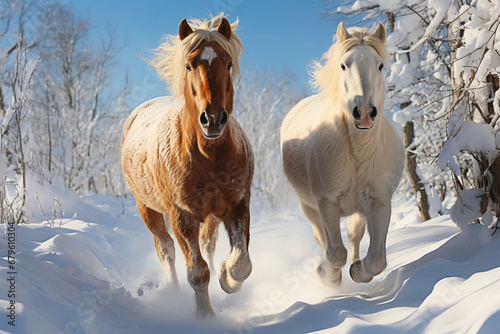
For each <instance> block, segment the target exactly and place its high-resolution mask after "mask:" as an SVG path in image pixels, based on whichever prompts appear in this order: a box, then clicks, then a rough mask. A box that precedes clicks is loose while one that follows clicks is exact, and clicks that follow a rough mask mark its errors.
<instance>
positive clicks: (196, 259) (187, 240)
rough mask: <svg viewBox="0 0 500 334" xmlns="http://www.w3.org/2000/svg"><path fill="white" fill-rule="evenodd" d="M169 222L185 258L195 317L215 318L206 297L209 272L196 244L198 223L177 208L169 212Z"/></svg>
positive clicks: (190, 215) (191, 216)
mask: <svg viewBox="0 0 500 334" xmlns="http://www.w3.org/2000/svg"><path fill="white" fill-rule="evenodd" d="M170 221H171V224H172V229H173V231H174V233H175V236H176V237H177V241H178V242H179V246H180V247H181V250H182V252H183V253H184V257H185V258H186V266H187V276H188V282H189V284H190V285H191V287H192V288H193V289H194V294H195V298H196V315H197V316H198V317H201V318H204V317H208V316H215V312H214V310H213V309H212V305H211V304H210V297H209V295H208V284H209V283H210V270H209V268H208V265H207V263H206V262H205V260H204V259H203V257H202V255H201V251H200V246H199V244H198V237H199V233H200V223H199V222H198V221H197V220H196V219H195V218H194V217H193V215H192V214H191V213H189V212H188V211H185V210H183V209H181V208H178V207H176V208H175V209H173V210H171V212H170Z"/></svg>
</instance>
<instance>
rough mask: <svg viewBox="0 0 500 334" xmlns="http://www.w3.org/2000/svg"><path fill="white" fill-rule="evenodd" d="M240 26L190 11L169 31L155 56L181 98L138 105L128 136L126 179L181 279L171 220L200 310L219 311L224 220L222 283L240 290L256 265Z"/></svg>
mask: <svg viewBox="0 0 500 334" xmlns="http://www.w3.org/2000/svg"><path fill="white" fill-rule="evenodd" d="M237 25H238V22H237V21H236V22H234V23H233V24H229V22H228V21H227V20H226V18H224V17H223V16H222V15H218V16H217V17H214V18H212V19H211V20H208V21H200V20H192V21H191V25H190V24H188V22H187V21H186V19H184V20H183V21H182V22H181V24H180V26H179V36H178V37H177V36H167V40H166V41H165V43H163V44H162V45H161V46H160V47H159V48H158V49H157V50H156V58H154V59H153V60H152V61H151V63H152V64H153V65H154V67H155V68H156V69H157V71H158V73H159V75H160V77H162V78H163V79H164V80H165V81H166V82H167V83H168V84H170V86H171V90H172V96H169V97H160V98H156V99H153V100H150V101H147V102H145V103H143V104H142V105H141V106H139V107H138V108H136V109H135V110H134V111H133V112H132V114H131V115H130V116H129V117H128V119H127V122H126V123H125V127H124V130H123V135H122V141H121V162H122V168H123V173H124V175H125V180H126V181H127V183H128V185H129V187H130V189H131V190H132V193H133V194H134V197H135V199H136V202H137V207H138V209H139V212H140V213H141V216H142V219H143V220H144V222H145V223H146V226H147V227H148V228H149V230H150V231H151V233H153V236H154V240H155V246H156V251H157V253H158V257H159V258H160V261H161V262H162V264H163V266H164V267H165V271H166V272H167V277H168V279H169V281H170V282H171V283H172V284H174V285H176V286H178V285H179V282H178V280H177V274H176V271H175V263H174V262H175V255H174V242H173V240H172V238H171V237H170V234H169V226H171V229H172V230H173V232H174V234H175V236H176V238H177V241H178V242H179V245H180V248H181V250H182V252H183V253H184V256H185V259H186V264H187V276H188V281H189V284H190V285H191V287H192V288H193V289H194V291H195V297H196V308H197V312H196V314H197V315H198V316H200V317H204V316H209V315H215V313H214V311H213V309H212V306H211V304H210V299H209V296H208V284H209V281H210V269H213V253H214V250H215V243H216V239H217V230H218V225H219V223H220V222H221V221H222V222H224V226H225V228H226V230H227V232H228V235H229V239H230V243H231V252H230V254H229V258H228V259H227V261H226V262H225V263H224V264H222V267H221V270H220V274H219V282H220V285H221V287H222V289H223V290H224V291H225V292H227V293H233V292H236V291H238V290H239V289H240V287H241V284H242V283H243V281H244V280H245V279H246V278H247V277H248V276H249V275H250V272H251V271H252V264H251V262H250V257H249V254H248V242H249V236H250V235H249V224H250V214H249V201H250V185H251V182H252V176H253V169H254V167H253V160H254V159H253V153H252V150H251V147H250V144H249V142H248V139H247V138H246V136H245V134H244V133H243V130H242V129H241V127H240V125H239V124H238V122H237V121H236V119H235V118H234V117H233V116H232V110H233V93H234V91H233V79H234V77H235V75H236V76H238V77H239V67H238V60H239V57H240V55H241V53H242V50H243V47H242V44H241V41H240V39H239V38H238V36H237V35H236V34H235V33H234V29H235V28H236V27H237ZM201 223H203V225H201ZM207 261H208V263H209V264H210V269H209V265H208V264H207Z"/></svg>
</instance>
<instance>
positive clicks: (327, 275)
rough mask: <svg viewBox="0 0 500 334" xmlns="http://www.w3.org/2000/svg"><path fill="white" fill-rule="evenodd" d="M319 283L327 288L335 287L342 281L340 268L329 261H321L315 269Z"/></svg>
mask: <svg viewBox="0 0 500 334" xmlns="http://www.w3.org/2000/svg"><path fill="white" fill-rule="evenodd" d="M316 274H317V275H318V277H319V279H320V281H321V283H323V284H324V285H325V286H327V287H329V288H336V287H338V286H339V285H340V283H341V282H342V268H335V267H332V266H331V265H330V264H329V263H328V264H326V265H325V263H321V264H320V265H319V266H318V269H316Z"/></svg>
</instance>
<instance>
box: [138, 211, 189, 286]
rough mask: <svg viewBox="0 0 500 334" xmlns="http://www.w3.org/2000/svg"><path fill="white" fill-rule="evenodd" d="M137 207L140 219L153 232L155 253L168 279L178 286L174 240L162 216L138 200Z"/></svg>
mask: <svg viewBox="0 0 500 334" xmlns="http://www.w3.org/2000/svg"><path fill="white" fill-rule="evenodd" d="M137 208H138V209H139V212H140V213H141V216H142V220H144V223H145V224H146V226H147V227H148V229H149V230H150V231H151V233H152V234H153V237H154V239H155V246H156V253H157V254H158V258H160V261H161V263H162V264H163V267H164V268H165V272H166V273H167V279H168V281H169V282H170V283H171V284H172V285H174V286H175V287H179V280H178V279H177V272H176V271H175V248H174V241H173V240H172V238H171V237H170V235H169V234H168V231H167V226H166V225H165V218H164V216H163V215H162V214H161V213H159V212H157V211H155V210H153V209H150V208H148V207H147V206H146V205H144V204H143V203H140V202H137Z"/></svg>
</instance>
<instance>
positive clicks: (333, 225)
mask: <svg viewBox="0 0 500 334" xmlns="http://www.w3.org/2000/svg"><path fill="white" fill-rule="evenodd" d="M318 208H319V219H320V223H321V225H322V226H323V230H324V234H325V241H326V247H325V248H326V249H325V255H326V260H325V261H323V262H322V263H321V264H320V265H319V267H318V275H319V277H320V278H321V280H322V281H323V283H324V284H325V285H327V286H337V285H339V284H340V281H341V280H342V267H343V266H344V265H345V263H346V260H347V250H346V249H345V247H344V244H343V242H342V235H341V233H340V211H339V209H338V208H337V207H336V206H335V205H334V204H333V203H332V202H331V201H329V200H327V199H323V200H320V201H318Z"/></svg>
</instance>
